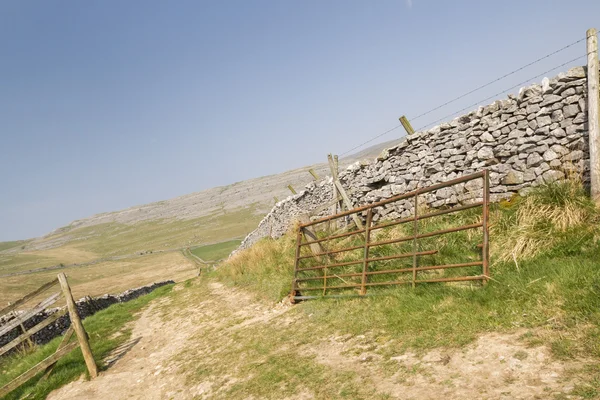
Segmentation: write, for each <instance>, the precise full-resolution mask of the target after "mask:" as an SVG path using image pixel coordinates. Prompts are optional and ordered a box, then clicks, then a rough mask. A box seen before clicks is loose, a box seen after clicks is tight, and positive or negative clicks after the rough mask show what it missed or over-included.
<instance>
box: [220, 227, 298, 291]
mask: <svg viewBox="0 0 600 400" xmlns="http://www.w3.org/2000/svg"><path fill="white" fill-rule="evenodd" d="M295 244H296V243H295V238H294V235H293V234H292V233H291V232H290V233H289V234H288V235H286V236H284V237H283V238H281V239H279V240H273V239H263V240H261V241H260V242H258V243H256V244H255V245H254V246H252V247H251V248H249V249H246V250H243V251H240V252H238V253H236V254H234V255H233V256H232V257H231V258H230V259H228V260H227V261H225V262H224V263H223V266H222V267H220V268H219V269H218V270H217V272H216V274H217V275H218V276H219V277H220V278H221V279H222V280H224V281H226V282H227V283H229V284H232V285H236V286H242V287H246V288H248V289H250V290H251V291H253V292H255V293H258V294H259V295H260V296H261V297H263V298H265V299H268V300H271V301H273V300H279V299H281V298H282V297H284V296H286V295H287V294H288V293H289V291H290V288H291V277H292V276H293V273H294V272H293V271H294V254H295V253H294V252H295Z"/></svg>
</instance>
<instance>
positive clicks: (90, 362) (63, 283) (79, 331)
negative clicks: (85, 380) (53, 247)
mask: <svg viewBox="0 0 600 400" xmlns="http://www.w3.org/2000/svg"><path fill="white" fill-rule="evenodd" d="M58 281H59V282H60V287H61V288H62V291H63V293H64V295H65V299H66V300H67V308H68V309H69V317H70V318H71V326H73V329H74V330H75V334H76V335H77V340H78V341H79V347H81V353H83V358H84V360H85V365H86V366H87V369H88V371H89V373H90V377H92V378H95V377H97V376H98V366H97V365H96V361H94V356H93V354H92V349H91V348H90V342H89V341H88V337H87V333H86V331H85V329H84V327H83V324H82V323H81V319H80V318H79V314H78V313H77V307H76V305H75V300H73V294H72V293H71V288H70V287H69V282H67V276H66V275H65V273H64V272H61V273H60V274H58Z"/></svg>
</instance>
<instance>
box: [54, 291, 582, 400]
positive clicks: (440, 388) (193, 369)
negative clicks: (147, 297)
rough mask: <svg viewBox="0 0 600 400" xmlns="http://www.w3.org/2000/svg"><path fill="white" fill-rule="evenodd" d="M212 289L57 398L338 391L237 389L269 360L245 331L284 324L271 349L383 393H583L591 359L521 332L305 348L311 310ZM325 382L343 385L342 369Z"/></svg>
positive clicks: (342, 338) (159, 314) (144, 319)
mask: <svg viewBox="0 0 600 400" xmlns="http://www.w3.org/2000/svg"><path fill="white" fill-rule="evenodd" d="M205 286H206V293H205V294H204V295H202V296H200V295H197V293H195V292H194V291H193V290H190V291H189V293H186V292H187V291H188V290H187V289H183V287H182V286H181V285H179V286H178V287H176V290H178V291H179V292H178V293H176V296H180V297H179V298H177V297H176V296H173V297H171V298H166V299H163V300H160V301H159V302H156V303H154V304H153V305H152V306H151V307H149V308H148V309H146V310H145V311H144V312H143V314H142V315H141V317H140V318H139V319H138V320H137V321H136V323H135V326H134V328H133V334H132V341H131V345H130V346H129V347H131V349H130V350H129V351H127V352H126V353H125V354H124V355H123V356H122V358H120V359H118V360H117V361H116V362H114V365H112V366H111V367H110V368H109V369H108V370H107V371H105V372H103V373H102V374H101V375H100V376H99V377H98V378H97V379H95V380H93V381H89V382H88V381H83V380H80V381H77V382H73V383H71V384H69V385H67V386H65V387H63V388H61V389H59V390H57V391H55V392H53V393H52V394H51V395H50V396H49V399H51V400H63V399H102V400H105V399H144V400H150V399H190V398H201V399H204V398H217V399H220V398H231V397H235V398H255V399H258V398H264V397H269V398H284V397H288V398H305V399H312V398H332V397H330V396H328V395H324V394H323V393H319V392H318V391H317V392H315V390H313V389H311V388H310V387H308V386H307V387H295V388H292V389H291V390H292V391H294V393H295V394H294V395H292V396H278V395H277V392H274V393H273V394H269V395H264V393H265V392H260V388H259V389H256V390H258V391H257V392H256V393H247V392H242V393H241V394H240V393H239V392H235V396H232V395H230V392H229V391H230V390H231V388H232V386H234V385H236V384H238V385H239V384H243V383H244V382H247V381H248V380H251V379H255V378H256V376H257V374H259V373H260V372H259V371H260V370H259V369H254V370H251V372H247V371H244V370H243V368H239V367H240V366H241V365H247V364H249V363H250V364H253V363H256V365H257V366H260V365H263V364H264V363H265V361H264V360H260V359H258V360H257V359H256V357H254V356H252V354H253V353H251V352H250V348H248V349H244V347H243V346H244V340H246V341H251V340H254V342H256V341H257V340H256V339H258V342H260V341H261V338H256V337H255V338H246V337H245V336H244V333H246V332H253V333H252V334H254V335H256V334H257V332H263V331H264V332H267V334H266V335H269V333H268V332H275V331H286V329H287V331H286V334H285V335H284V336H283V337H284V338H287V337H289V338H290V339H289V340H290V341H289V342H285V341H283V340H285V339H283V340H282V339H281V338H277V339H276V338H273V339H272V341H273V342H277V343H276V345H275V346H276V347H275V350H269V351H270V352H271V354H273V353H277V352H279V351H281V352H284V351H285V352H287V353H285V354H286V356H287V354H297V355H298V356H300V355H302V356H306V355H309V357H311V360H312V362H314V363H315V364H318V365H319V366H321V368H322V367H325V368H327V371H329V370H331V371H335V372H331V373H332V374H333V373H336V374H337V373H340V372H341V373H345V374H346V375H344V377H343V379H342V380H340V385H342V384H345V383H344V382H343V380H348V379H351V380H354V381H356V383H357V384H358V385H359V386H361V387H364V388H368V389H369V390H370V392H369V393H373V394H374V396H375V395H376V396H377V397H378V398H392V399H439V398H445V399H447V400H449V399H546V398H555V397H558V398H577V397H572V396H570V395H569V393H570V392H571V391H572V390H573V386H574V382H572V379H571V378H569V377H570V376H571V375H570V374H569V371H571V370H575V369H580V368H581V367H582V366H583V363H582V362H581V361H577V362H575V361H571V362H558V361H556V360H553V359H552V357H551V356H550V352H549V350H548V349H547V348H546V347H545V346H538V347H533V348H532V347H527V346H526V345H525V344H524V343H522V342H521V341H520V340H519V339H518V337H519V335H520V333H514V334H510V335H507V334H487V335H484V336H482V337H480V338H479V340H477V341H476V342H475V343H472V344H471V345H469V346H466V347H465V348H463V349H452V350H443V349H442V350H433V351H429V352H427V353H425V354H419V355H417V354H414V353H410V352H409V353H404V354H396V355H394V354H392V355H386V356H383V354H387V353H386V352H385V346H386V345H385V343H379V342H378V341H377V340H376V338H375V337H374V336H373V335H371V334H369V333H368V332H367V333H366V334H365V335H358V336H351V335H326V336H319V335H316V336H315V338H312V339H311V340H310V341H308V343H306V341H305V343H304V344H301V345H298V344H297V343H296V342H297V341H298V338H295V337H294V336H293V334H292V335H289V334H288V333H287V332H289V330H290V329H293V326H294V322H295V321H297V320H298V319H299V318H306V319H309V317H307V316H303V315H300V314H299V313H293V312H292V313H290V312H288V311H290V310H292V308H291V307H289V306H285V305H283V304H279V305H277V306H275V307H268V306H266V305H265V304H263V303H258V302H256V301H253V300H252V298H251V297H250V296H249V295H247V294H246V293H244V292H243V291H241V290H237V289H233V290H232V289H228V288H225V287H223V286H222V285H221V284H219V283H214V282H213V283H210V284H208V285H205ZM174 299H175V300H174ZM167 309H168V310H169V312H170V314H169V315H168V316H166V315H165V310H167ZM303 322H305V323H306V321H303ZM290 327H292V328H290ZM269 330H271V331H269ZM270 335H271V337H272V333H271V334H270ZM246 336H249V335H246ZM301 339H302V338H301ZM265 340H269V337H268V336H267V337H266V338H265ZM253 345H256V343H254V344H253ZM236 346H237V347H236ZM240 346H241V347H240ZM237 348H240V349H242V350H240V351H238V350H236V349H237ZM124 350H128V346H124ZM290 352H291V353H290ZM282 354H283V353H282ZM235 357H239V359H238V358H235ZM227 363H230V364H227ZM207 370H208V371H207ZM271 373H272V372H271ZM328 373H329V372H328ZM349 374H354V375H349ZM349 376H353V377H354V378H348V377H349ZM327 379H331V381H332V382H334V383H335V382H336V381H335V379H336V377H335V375H331V376H329V375H328V376H327ZM311 380H312V378H311ZM280 386H281V385H280ZM280 388H281V387H278V388H274V389H277V390H279V389H280ZM244 390H249V389H244ZM228 393H229V394H228ZM260 393H263V395H261V394H260ZM267 393H269V392H267ZM561 396H563V397H561ZM334 397H336V396H334ZM349 398H370V397H366V396H363V395H360V396H359V395H356V396H355V397H353V396H350V397H349Z"/></svg>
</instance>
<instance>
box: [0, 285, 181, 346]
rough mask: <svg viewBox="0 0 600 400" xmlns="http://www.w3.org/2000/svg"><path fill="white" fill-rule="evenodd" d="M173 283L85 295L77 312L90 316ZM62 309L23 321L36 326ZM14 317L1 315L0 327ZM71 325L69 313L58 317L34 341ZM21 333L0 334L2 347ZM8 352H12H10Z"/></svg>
mask: <svg viewBox="0 0 600 400" xmlns="http://www.w3.org/2000/svg"><path fill="white" fill-rule="evenodd" d="M171 283H175V282H174V281H163V282H157V283H153V284H151V285H147V286H142V287H139V288H135V289H129V290H126V291H125V292H123V293H121V294H117V295H112V294H105V295H103V296H100V297H84V298H82V299H79V300H78V301H76V302H75V304H76V307H77V312H78V313H79V316H80V317H81V319H84V318H86V317H89V316H90V315H93V314H95V313H96V312H98V311H100V310H103V309H105V308H108V307H109V306H111V305H113V304H116V303H124V302H127V301H130V300H133V299H136V298H138V297H140V296H142V295H144V294H148V293H150V292H152V291H153V290H154V289H156V288H159V287H161V286H164V285H168V284H171ZM61 310H62V308H48V309H46V310H44V311H42V312H40V313H38V314H36V315H34V316H33V317H31V318H30V319H28V320H27V321H25V322H24V323H23V326H24V327H25V329H30V328H32V327H34V326H35V325H37V324H39V323H40V322H42V321H43V320H45V319H46V318H48V317H50V316H51V315H52V314H54V313H56V312H59V311H61ZM13 319H14V316H1V317H0V328H1V327H2V326H3V325H5V324H7V323H8V322H10V321H12V320H13ZM69 326H71V319H70V318H69V315H68V314H67V315H63V316H62V317H60V318H58V319H57V320H56V321H55V322H53V323H51V324H50V325H48V326H47V327H45V328H43V329H42V330H40V331H39V332H37V333H35V334H33V335H32V336H31V338H32V340H33V342H34V343H36V344H45V343H48V342H49V341H51V340H52V339H54V338H55V337H57V336H60V335H62V334H63V332H64V331H66V330H67V329H68V328H69ZM21 333H22V331H21V328H20V327H17V328H15V329H13V330H11V331H10V332H7V333H6V334H4V335H2V336H0V347H2V346H4V345H5V344H7V343H9V342H11V341H12V340H14V339H15V338H16V337H18V336H19V335H20V334H21ZM7 354H10V352H9V353H7Z"/></svg>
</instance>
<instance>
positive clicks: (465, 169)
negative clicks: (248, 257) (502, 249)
mask: <svg viewBox="0 0 600 400" xmlns="http://www.w3.org/2000/svg"><path fill="white" fill-rule="evenodd" d="M586 91H587V80H586V69H585V68H584V67H576V68H573V69H571V70H569V71H568V72H566V73H560V74H559V75H558V76H556V77H554V78H552V79H548V78H544V79H543V80H542V83H541V85H538V84H534V85H531V86H528V87H525V88H522V89H521V90H520V91H519V94H518V96H514V95H509V96H508V98H506V99H504V100H498V101H495V102H494V103H492V104H490V105H488V106H485V107H480V108H479V109H477V110H475V111H472V112H470V113H468V114H466V115H463V116H461V117H458V118H455V119H454V120H452V121H450V122H447V123H443V124H441V125H439V126H436V127H434V128H432V129H430V130H427V131H423V132H417V133H415V134H413V135H410V136H407V137H406V138H405V140H404V141H402V142H401V143H400V144H398V145H397V146H395V147H392V148H389V149H386V150H384V151H383V153H382V154H381V155H380V156H379V157H378V158H377V159H375V160H373V161H372V162H368V163H364V162H363V163H355V164H352V165H350V166H349V167H348V168H347V169H346V170H345V171H342V172H341V173H340V181H341V183H342V185H343V186H344V187H345V188H346V189H347V190H349V191H351V192H352V195H351V200H352V201H353V203H354V206H360V205H365V204H370V203H374V202H377V201H380V200H383V199H387V198H389V197H392V196H394V195H398V194H402V193H406V192H410V191H412V190H415V189H416V188H418V187H426V186H430V185H432V184H435V183H439V182H444V181H447V180H450V179H453V178H457V177H460V176H463V175H468V174H471V173H474V172H477V171H480V170H482V169H484V168H487V169H489V171H490V192H491V200H492V201H498V200H499V199H502V198H509V197H511V196H512V195H514V194H515V193H521V194H523V193H524V192H526V191H527V190H528V189H529V188H531V187H533V186H536V185H539V184H542V183H546V182H553V181H556V180H561V179H564V178H565V177H566V176H567V175H571V174H574V175H576V176H580V177H581V178H582V179H584V181H588V180H589V176H588V174H589V152H588V132H587V130H588V128H587V112H586ZM477 184H479V185H480V181H472V182H469V183H467V184H461V185H456V186H455V187H452V188H443V189H440V190H438V191H436V192H432V193H429V194H428V195H427V196H426V198H427V200H426V201H427V204H428V205H429V206H430V207H440V206H443V205H453V204H460V203H463V202H468V201H469V200H472V199H473V197H474V196H475V195H476V194H475V193H477V191H476V190H473V189H477V187H473V186H471V187H470V186H469V185H475V186H476V185H477ZM479 187H480V186H479ZM479 193H481V192H480V191H479ZM332 198H333V194H332V185H331V178H328V179H325V180H322V181H320V182H318V183H311V184H310V185H308V186H307V187H306V188H305V189H304V191H302V192H301V193H299V194H298V195H295V196H290V197H288V198H287V199H285V200H283V201H281V202H279V203H277V205H276V206H275V207H274V208H273V209H272V210H271V212H270V213H269V214H268V215H267V216H266V217H265V218H264V219H263V220H262V221H261V223H260V224H259V226H258V228H257V229H256V230H254V231H253V232H251V233H250V234H249V235H248V236H247V237H246V238H245V240H244V241H243V242H242V244H241V246H240V248H239V249H244V248H247V247H250V246H251V245H252V244H254V243H256V242H257V241H258V240H260V239H261V238H264V237H272V238H277V237H280V236H282V235H283V234H284V233H285V232H286V231H287V230H288V229H290V227H291V226H292V224H293V223H294V221H295V220H296V219H297V217H298V215H300V214H303V213H306V212H308V211H311V210H313V209H315V208H317V207H319V206H321V205H322V204H324V203H326V202H328V201H330V200H331V199H332ZM327 213H328V211H324V212H322V213H321V214H320V216H321V215H327ZM411 214H412V205H411V203H410V202H408V201H407V202H399V204H398V203H394V204H389V205H386V206H385V207H378V209H376V210H375V213H374V216H373V220H374V221H377V220H379V219H382V218H383V219H392V218H398V217H402V216H409V215H411Z"/></svg>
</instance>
